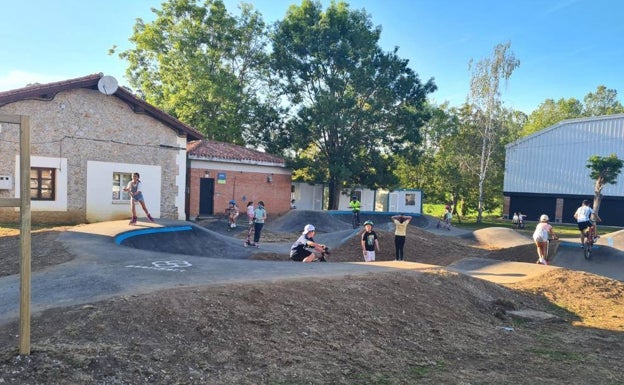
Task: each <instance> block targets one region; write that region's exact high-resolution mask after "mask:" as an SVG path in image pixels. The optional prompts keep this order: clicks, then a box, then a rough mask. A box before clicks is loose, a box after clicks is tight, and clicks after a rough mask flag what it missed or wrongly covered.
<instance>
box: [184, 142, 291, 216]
mask: <svg viewBox="0 0 624 385" xmlns="http://www.w3.org/2000/svg"><path fill="white" fill-rule="evenodd" d="M187 151H188V160H189V170H188V176H189V180H188V185H189V199H188V208H187V212H188V213H189V217H190V219H197V218H201V217H209V216H221V215H225V209H226V208H227V207H228V202H229V201H230V200H235V201H236V203H237V205H238V208H239V210H240V211H241V218H242V217H244V212H245V207H246V206H247V203H248V202H250V201H251V202H254V204H255V203H257V202H258V201H259V200H261V201H263V202H264V203H265V206H266V209H267V212H268V215H269V217H271V216H279V215H282V214H285V213H287V212H288V211H289V210H290V200H291V191H292V184H291V181H292V178H291V176H292V174H291V171H290V170H289V169H287V168H286V164H285V161H284V159H282V158H280V157H277V156H274V155H271V154H267V153H265V152H261V151H256V150H252V149H249V148H246V147H242V146H237V145H234V144H231V143H222V142H215V141H211V140H197V141H192V142H189V144H188V146H187Z"/></svg>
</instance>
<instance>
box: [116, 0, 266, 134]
mask: <svg viewBox="0 0 624 385" xmlns="http://www.w3.org/2000/svg"><path fill="white" fill-rule="evenodd" d="M152 12H154V13H155V14H156V19H155V20H154V21H153V22H150V23H145V22H143V20H141V19H138V20H137V22H136V24H135V25H134V31H133V34H132V36H131V37H130V41H131V42H132V43H133V44H134V47H133V48H131V49H128V50H126V51H124V52H122V53H120V55H119V56H120V57H121V58H122V59H125V60H127V61H128V62H129V68H128V69H127V71H126V75H127V76H128V79H129V82H130V85H131V86H132V87H134V88H136V89H137V92H138V93H139V94H140V95H141V96H142V97H143V98H145V100H146V101H148V102H149V103H151V104H154V105H156V106H158V107H159V108H161V109H163V110H165V111H167V112H168V113H170V114H171V115H173V116H175V117H177V118H178V119H180V120H181V121H183V122H185V123H187V124H189V125H191V126H193V127H196V128H197V129H199V130H200V131H202V132H203V133H204V134H205V135H206V136H207V137H208V138H212V139H216V140H221V141H227V142H234V143H239V144H242V143H243V131H244V130H245V129H253V128H254V127H257V126H258V125H261V124H262V125H264V124H267V120H270V119H272V118H274V117H275V115H276V113H275V112H274V111H273V110H272V109H271V108H270V107H269V105H267V103H266V102H265V101H264V100H263V98H262V94H266V89H267V87H268V85H267V83H266V81H265V79H266V73H267V67H266V65H267V54H266V52H265V51H266V44H267V42H268V36H267V33H268V31H267V28H266V26H265V23H264V21H263V20H262V18H261V16H260V14H259V13H257V12H255V11H254V10H253V9H252V8H251V6H249V5H244V4H243V5H242V8H241V15H240V16H238V17H234V16H232V15H231V14H229V13H228V12H227V10H226V8H225V5H224V4H223V2H222V1H221V0H207V1H205V2H204V3H203V4H201V5H198V3H197V1H195V0H169V1H167V2H164V3H162V9H154V8H153V9H152ZM113 52H114V49H113V50H112V52H111V53H113Z"/></svg>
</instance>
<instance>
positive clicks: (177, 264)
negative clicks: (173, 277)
mask: <svg viewBox="0 0 624 385" xmlns="http://www.w3.org/2000/svg"><path fill="white" fill-rule="evenodd" d="M191 266H193V265H192V264H191V263H189V262H187V261H155V262H152V266H137V265H126V266H124V267H129V268H134V269H149V270H159V271H177V272H180V273H182V272H184V271H186V270H184V269H181V268H183V267H191Z"/></svg>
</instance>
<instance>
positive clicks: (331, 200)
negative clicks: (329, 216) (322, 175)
mask: <svg viewBox="0 0 624 385" xmlns="http://www.w3.org/2000/svg"><path fill="white" fill-rule="evenodd" d="M328 190H329V197H328V204H327V206H328V207H327V208H328V209H329V210H338V203H339V202H340V184H339V183H337V182H336V181H335V180H333V179H331V178H330V179H329V186H328Z"/></svg>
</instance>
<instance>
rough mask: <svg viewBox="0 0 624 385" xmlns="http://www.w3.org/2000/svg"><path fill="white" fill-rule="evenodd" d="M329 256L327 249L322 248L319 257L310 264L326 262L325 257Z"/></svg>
mask: <svg viewBox="0 0 624 385" xmlns="http://www.w3.org/2000/svg"><path fill="white" fill-rule="evenodd" d="M328 256H329V247H327V246H325V247H324V248H323V251H322V252H321V255H320V256H318V257H316V258H314V260H313V261H312V262H327V259H326V258H325V257H328Z"/></svg>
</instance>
